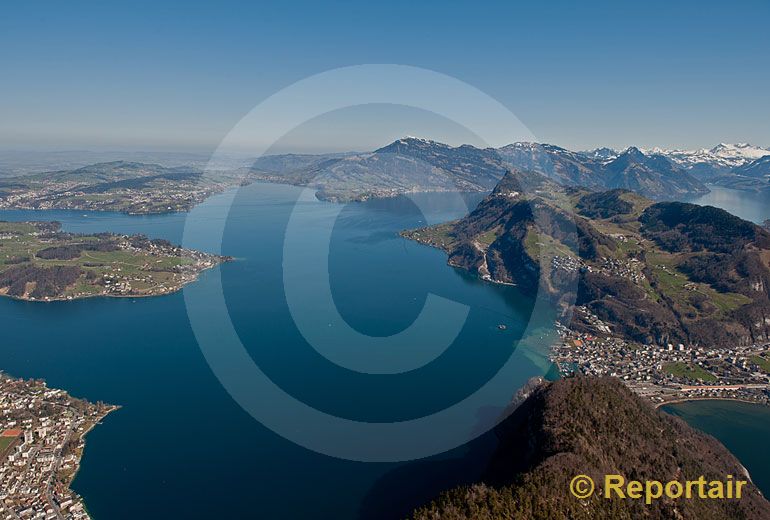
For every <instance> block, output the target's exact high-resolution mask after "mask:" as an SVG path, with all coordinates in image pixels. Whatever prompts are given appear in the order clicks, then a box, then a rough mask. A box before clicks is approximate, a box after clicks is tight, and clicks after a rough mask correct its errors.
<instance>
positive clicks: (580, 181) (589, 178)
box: [497, 143, 605, 188]
mask: <svg viewBox="0 0 770 520" xmlns="http://www.w3.org/2000/svg"><path fill="white" fill-rule="evenodd" d="M497 151H498V153H499V154H500V157H502V158H503V160H505V161H506V162H507V163H509V164H510V165H511V166H513V167H514V168H517V169H519V170H523V171H526V170H532V171H536V172H540V173H542V174H544V175H546V176H548V177H549V178H550V179H553V180H555V181H556V182H558V183H559V184H562V185H564V186H583V187H587V188H600V187H603V186H604V185H605V181H604V179H603V177H604V175H603V173H602V161H601V160H597V159H593V158H590V157H588V156H586V155H583V154H581V153H577V152H572V151H570V150H567V149H565V148H560V147H558V146H553V145H550V144H538V143H513V144H509V145H507V146H503V147H502V148H499V149H498V150H497Z"/></svg>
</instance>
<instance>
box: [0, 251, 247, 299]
mask: <svg viewBox="0 0 770 520" xmlns="http://www.w3.org/2000/svg"><path fill="white" fill-rule="evenodd" d="M221 258H222V260H221V261H220V262H219V263H217V264H216V265H213V266H211V267H206V268H205V269H202V270H201V271H200V272H198V273H197V274H196V276H195V278H194V279H193V280H190V281H189V282H186V283H183V284H182V285H181V286H179V287H178V288H176V289H174V290H171V291H167V292H162V293H157V294H109V293H101V294H89V295H86V296H73V297H64V298H63V297H60V296H57V297H55V298H40V299H38V298H25V297H23V296H9V295H8V294H5V293H2V292H0V298H7V299H9V300H13V301H17V302H27V303H58V302H74V301H79V300H89V299H92V298H116V299H117V298H122V299H129V298H155V297H158V296H170V295H172V294H176V293H178V292H179V291H181V290H183V289H184V288H185V287H186V286H188V285H190V284H193V283H196V282H198V281H199V280H200V275H201V274H203V273H205V272H206V271H210V270H212V269H215V268H217V267H219V266H221V265H222V264H226V263H230V262H235V261H236V259H235V258H233V257H221Z"/></svg>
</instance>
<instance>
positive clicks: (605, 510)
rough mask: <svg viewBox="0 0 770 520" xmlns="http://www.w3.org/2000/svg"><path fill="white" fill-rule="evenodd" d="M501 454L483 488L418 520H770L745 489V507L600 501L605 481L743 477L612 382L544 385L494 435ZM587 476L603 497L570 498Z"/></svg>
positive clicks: (714, 446) (705, 442) (712, 443)
mask: <svg viewBox="0 0 770 520" xmlns="http://www.w3.org/2000/svg"><path fill="white" fill-rule="evenodd" d="M497 434H498V436H499V439H500V445H499V447H498V449H497V452H496V453H495V455H494V456H493V458H492V461H491V463H490V465H489V468H488V470H487V472H486V475H485V477H484V479H483V481H482V482H479V483H478V484H476V485H472V486H466V487H461V488H456V489H453V490H450V491H447V492H446V493H444V494H443V495H442V496H441V497H439V498H438V499H436V500H435V501H434V502H433V503H432V504H430V505H427V506H425V507H423V508H421V509H419V510H417V511H416V512H414V514H413V516H412V518H413V519H414V520H436V519H441V520H461V519H468V520H470V519H473V520H492V519H502V518H505V519H511V520H528V519H545V518H548V519H558V518H571V519H612V520H616V519H629V520H630V519H636V518H653V519H678V520H688V519H693V520H695V519H697V520H710V519H714V520H717V519H718V520H722V519H732V518H736V519H737V518H741V519H763V518H770V503H768V502H767V501H766V500H765V499H764V498H763V497H762V495H761V494H760V492H759V490H758V489H757V488H756V487H755V486H754V485H753V484H750V483H749V484H748V485H747V487H746V488H744V489H745V492H744V494H743V498H742V499H740V500H705V499H699V498H694V499H689V500H688V499H679V500H672V499H662V500H656V501H654V502H653V503H651V504H649V505H647V504H645V502H644V501H643V500H628V499H626V500H622V499H611V500H610V499H606V498H602V496H601V492H602V485H603V479H604V475H607V474H619V475H623V476H624V477H625V478H626V479H627V480H631V479H633V480H640V481H647V480H656V481H661V482H667V481H671V480H677V481H686V480H697V479H698V478H699V477H700V476H701V475H703V476H704V477H705V478H706V479H707V480H709V481H710V480H722V481H724V480H725V479H726V476H727V475H733V476H735V477H736V478H738V479H740V478H746V477H745V473H744V469H743V467H742V466H741V464H740V462H739V461H738V460H736V459H735V457H734V456H733V455H731V454H730V453H729V452H728V451H727V449H726V448H725V447H724V446H722V445H721V444H720V443H719V442H718V441H717V440H716V439H714V438H712V437H710V436H708V435H705V434H703V433H701V432H698V431H696V430H694V429H693V428H691V427H690V426H688V425H687V424H686V423H684V422H683V421H681V420H680V419H678V418H674V417H672V416H669V415H667V414H666V413H664V412H661V411H657V410H655V409H653V408H652V407H651V406H650V405H649V404H648V403H646V402H644V401H642V400H641V399H640V398H639V397H638V396H636V395H635V394H633V393H632V392H631V391H630V390H628V389H627V388H626V387H625V386H624V385H623V384H622V383H620V382H619V381H618V380H616V379H612V378H572V379H565V380H561V381H557V382H554V383H550V384H545V385H543V386H541V387H540V388H539V389H537V390H536V391H534V392H532V393H530V395H529V397H528V398H527V399H526V400H525V401H524V402H523V403H522V404H521V405H520V406H519V408H518V409H517V410H516V411H515V412H514V414H513V415H511V416H510V417H509V418H508V419H507V420H506V421H504V422H503V423H501V425H500V426H499V427H498V429H497ZM580 474H583V475H588V476H590V477H591V478H593V479H594V481H595V482H596V483H597V484H596V487H597V493H595V494H594V495H593V496H591V497H590V498H588V499H585V500H579V499H577V498H575V497H574V496H573V495H571V494H570V491H569V489H570V488H569V485H570V481H571V479H572V478H573V477H575V476H576V475H580Z"/></svg>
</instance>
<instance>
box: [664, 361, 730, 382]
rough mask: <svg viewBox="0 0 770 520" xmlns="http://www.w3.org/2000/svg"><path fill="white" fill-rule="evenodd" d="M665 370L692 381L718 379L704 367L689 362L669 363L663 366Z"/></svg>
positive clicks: (667, 372)
mask: <svg viewBox="0 0 770 520" xmlns="http://www.w3.org/2000/svg"><path fill="white" fill-rule="evenodd" d="M663 372H665V373H666V374H671V375H672V376H674V377H682V378H685V379H690V380H692V381H697V380H702V381H706V382H710V383H713V382H715V381H716V380H717V378H716V376H714V375H713V374H711V373H709V372H707V371H706V370H704V369H703V368H701V367H699V366H693V365H688V364H687V363H668V364H666V365H664V366H663Z"/></svg>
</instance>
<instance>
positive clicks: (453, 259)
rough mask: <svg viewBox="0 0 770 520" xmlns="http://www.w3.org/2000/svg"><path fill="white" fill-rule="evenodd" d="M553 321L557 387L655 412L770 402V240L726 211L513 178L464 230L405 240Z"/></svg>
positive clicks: (462, 224) (415, 234)
mask: <svg viewBox="0 0 770 520" xmlns="http://www.w3.org/2000/svg"><path fill="white" fill-rule="evenodd" d="M403 235H404V236H406V237H407V238H410V239H413V240H417V241H419V242H422V243H425V244H428V245H432V246H435V247H439V248H442V249H444V250H445V251H447V253H448V254H449V263H450V264H451V265H453V266H456V267H459V268H463V269H467V270H469V271H471V272H474V273H476V274H478V276H479V277H481V278H482V279H485V280H487V281H490V282H495V283H504V284H513V285H517V286H518V287H519V289H521V290H522V291H524V292H526V293H529V294H533V295H534V294H535V293H539V294H541V295H546V296H547V297H549V298H551V299H552V300H553V301H554V302H555V303H556V305H557V308H561V310H562V312H563V315H562V320H561V321H560V323H558V327H559V332H560V334H561V341H559V342H558V343H557V344H556V345H554V346H553V349H552V351H551V353H550V357H551V360H552V361H553V362H555V363H556V364H557V365H558V366H559V369H560V371H561V372H562V374H564V375H572V374H574V373H582V374H586V375H610V376H615V377H618V378H620V379H621V380H623V381H625V382H626V383H627V384H628V386H630V387H631V388H633V389H634V390H636V391H637V392H638V393H639V394H641V395H644V396H645V397H647V398H649V399H651V400H652V401H653V402H655V403H657V404H664V403H667V402H671V401H677V400H686V399H701V398H729V399H740V400H747V401H752V402H763V403H767V402H769V401H770V399H769V398H768V395H769V394H768V392H769V390H770V233H768V231H767V230H765V229H763V228H762V227H760V226H757V225H755V224H753V223H751V222H747V221H744V220H742V219H740V218H738V217H736V216H733V215H731V214H729V213H727V212H726V211H723V210H720V209H717V208H713V207H708V206H696V205H693V204H684V203H677V202H661V203H654V202H653V201H651V200H648V199H646V198H644V197H642V196H640V195H637V194H634V193H632V192H629V191H625V190H612V191H608V192H588V191H587V190H584V189H578V188H562V187H561V186H559V185H557V184H555V183H554V182H553V181H551V180H549V179H547V178H545V177H543V176H542V175H540V174H538V173H536V172H521V171H515V170H514V171H511V172H509V173H508V174H507V175H506V176H505V178H504V179H503V180H502V181H501V182H500V183H499V184H498V186H497V187H496V188H495V190H494V191H493V192H492V194H491V195H490V196H489V197H487V198H486V199H485V200H484V201H482V202H481V204H479V206H478V207H477V208H476V209H475V210H474V211H473V212H472V213H471V214H470V215H468V216H467V217H465V218H463V219H461V220H459V221H456V222H452V223H448V224H441V225H438V226H434V227H429V228H423V229H418V230H413V231H408V232H404V233H403Z"/></svg>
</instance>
